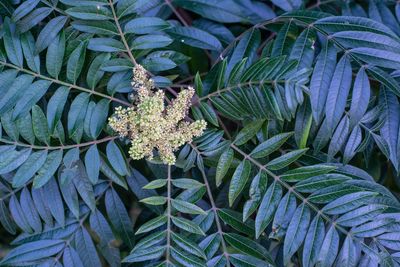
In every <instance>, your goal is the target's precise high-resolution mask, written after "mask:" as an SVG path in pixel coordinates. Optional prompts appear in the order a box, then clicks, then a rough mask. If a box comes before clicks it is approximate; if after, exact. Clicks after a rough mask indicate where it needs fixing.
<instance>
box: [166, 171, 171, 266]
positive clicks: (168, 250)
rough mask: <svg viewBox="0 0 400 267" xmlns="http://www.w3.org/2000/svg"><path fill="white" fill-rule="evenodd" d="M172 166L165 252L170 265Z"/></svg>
mask: <svg viewBox="0 0 400 267" xmlns="http://www.w3.org/2000/svg"><path fill="white" fill-rule="evenodd" d="M171 180H172V178H171V165H168V177H167V248H166V251H165V253H166V254H165V260H166V262H167V264H168V263H170V262H171V260H170V253H171V252H170V249H171Z"/></svg>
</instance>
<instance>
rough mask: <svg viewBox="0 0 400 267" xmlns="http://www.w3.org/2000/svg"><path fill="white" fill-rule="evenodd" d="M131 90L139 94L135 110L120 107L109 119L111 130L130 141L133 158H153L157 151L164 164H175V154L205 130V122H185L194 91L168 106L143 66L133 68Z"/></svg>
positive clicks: (177, 98)
mask: <svg viewBox="0 0 400 267" xmlns="http://www.w3.org/2000/svg"><path fill="white" fill-rule="evenodd" d="M132 87H133V89H134V90H136V91H137V95H136V98H135V105H134V107H129V108H122V107H117V108H116V109H115V113H114V115H113V116H112V117H110V118H109V125H110V127H111V128H112V129H113V130H114V131H115V132H117V133H118V134H119V135H120V136H121V137H127V138H129V139H130V140H131V147H130V149H129V155H130V156H131V158H132V159H141V158H144V157H147V158H149V159H151V158H152V157H153V152H154V149H156V150H157V151H158V154H159V155H160V158H161V160H162V161H163V162H164V163H166V164H170V165H172V164H174V163H175V160H176V158H175V155H174V151H175V150H177V149H178V148H179V147H180V146H182V145H183V144H185V143H186V142H190V141H191V140H192V138H193V137H195V136H200V135H201V134H202V133H203V131H204V129H205V128H206V122H205V121H204V120H198V121H194V122H191V123H189V122H187V121H184V118H185V117H186V115H187V113H188V110H189V107H190V104H191V99H192V97H193V95H194V89H193V88H192V87H189V88H188V89H187V90H182V91H181V92H180V93H179V94H178V96H177V97H176V99H174V101H173V102H172V103H171V104H170V105H169V106H167V107H165V105H164V92H163V91H161V90H155V88H154V84H153V81H152V80H151V79H149V78H148V76H147V74H146V70H145V69H144V68H143V67H142V66H140V65H138V66H136V67H135V68H134V69H133V81H132Z"/></svg>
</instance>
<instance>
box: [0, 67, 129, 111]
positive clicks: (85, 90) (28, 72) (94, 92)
mask: <svg viewBox="0 0 400 267" xmlns="http://www.w3.org/2000/svg"><path fill="white" fill-rule="evenodd" d="M0 64H1V65H3V66H6V67H9V68H13V69H16V70H18V71H21V72H24V73H27V74H30V75H32V76H34V77H36V78H39V79H43V80H47V81H51V82H53V83H56V84H60V85H64V86H66V87H68V89H76V90H79V91H82V92H87V93H89V94H90V95H97V96H100V97H103V98H107V99H110V100H111V101H114V102H118V103H120V104H123V105H125V106H132V104H131V103H128V102H126V101H124V100H121V99H118V98H115V97H112V96H109V95H106V94H102V93H99V92H96V91H94V90H91V89H88V88H84V87H81V86H78V85H75V84H71V83H68V82H63V81H60V80H57V79H54V78H50V77H47V76H44V75H42V74H40V73H36V72H33V71H30V70H27V69H24V68H21V67H18V66H16V65H13V64H10V63H7V62H5V61H1V60H0Z"/></svg>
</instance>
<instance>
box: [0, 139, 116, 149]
mask: <svg viewBox="0 0 400 267" xmlns="http://www.w3.org/2000/svg"><path fill="white" fill-rule="evenodd" d="M117 138H119V136H108V137H104V138H102V139H99V140H93V141H89V142H86V143H80V144H74V145H66V146H65V145H59V146H36V145H31V144H26V143H20V142H18V141H11V140H7V139H4V138H0V143H5V144H10V145H15V146H19V147H29V148H31V149H42V150H57V149H62V150H67V149H72V148H77V147H85V146H90V145H95V144H100V143H104V142H107V141H111V140H115V139H117Z"/></svg>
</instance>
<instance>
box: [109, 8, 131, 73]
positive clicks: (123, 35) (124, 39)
mask: <svg viewBox="0 0 400 267" xmlns="http://www.w3.org/2000/svg"><path fill="white" fill-rule="evenodd" d="M108 3H109V5H110V8H111V12H112V15H113V18H114V21H115V25H116V26H117V29H118V33H119V36H120V37H121V41H122V42H123V43H124V46H125V49H126V52H127V53H128V55H129V59H130V60H131V61H132V63H133V64H134V65H135V66H136V65H137V62H136V60H135V57H134V56H133V54H132V51H131V48H130V46H129V44H128V42H127V41H126V38H125V34H124V32H123V31H122V28H121V25H120V24H119V21H118V17H117V14H116V12H115V9H114V4H113V2H112V0H108Z"/></svg>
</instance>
